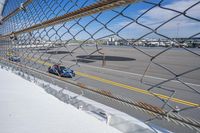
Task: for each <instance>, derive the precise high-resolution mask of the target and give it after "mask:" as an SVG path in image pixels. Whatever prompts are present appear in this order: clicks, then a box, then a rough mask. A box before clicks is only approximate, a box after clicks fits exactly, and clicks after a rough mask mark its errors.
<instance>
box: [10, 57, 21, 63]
mask: <svg viewBox="0 0 200 133" xmlns="http://www.w3.org/2000/svg"><path fill="white" fill-rule="evenodd" d="M8 59H9V60H10V61H14V62H20V61H21V60H20V57H19V56H10V57H9V58H8Z"/></svg>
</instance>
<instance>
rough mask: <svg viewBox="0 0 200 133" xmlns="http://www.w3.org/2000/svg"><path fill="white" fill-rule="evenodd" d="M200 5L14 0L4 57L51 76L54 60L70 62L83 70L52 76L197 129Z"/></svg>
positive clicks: (7, 9) (0, 47)
mask: <svg viewBox="0 0 200 133" xmlns="http://www.w3.org/2000/svg"><path fill="white" fill-rule="evenodd" d="M199 9H200V1H199V0H190V1H186V0H180V1H174V0H145V1H143V0H100V1H98V0H97V1H94V0H48V1H47V0H27V1H25V0H16V1H12V0H7V1H6V3H5V5H4V9H3V12H2V16H3V17H2V19H1V32H0V34H1V36H0V55H1V62H2V63H3V62H4V63H5V62H7V63H12V64H15V65H16V66H17V67H20V68H25V67H26V68H28V69H33V70H35V71H37V72H40V73H42V74H44V75H48V73H47V70H48V67H50V66H52V65H53V64H61V65H64V66H66V67H67V68H70V69H73V70H75V73H76V76H75V77H73V78H72V79H66V78H59V77H58V76H57V77H56V76H53V78H59V80H64V81H66V82H68V83H71V84H73V85H76V86H78V87H81V88H84V89H85V90H86V91H87V92H88V93H89V92H90V93H94V94H98V95H100V96H101V97H106V98H107V100H106V101H107V103H109V104H110V105H112V104H113V105H114V103H113V102H111V101H112V100H114V101H118V102H119V103H123V105H121V104H120V105H116V106H121V107H123V108H126V109H127V110H126V111H125V112H127V113H129V114H131V115H132V113H133V112H134V111H135V110H139V112H145V114H146V116H145V118H141V119H142V120H143V121H145V122H146V123H154V122H155V121H157V123H160V122H158V120H159V121H162V122H164V124H163V125H164V127H165V124H166V123H172V122H173V123H175V125H173V127H165V128H168V129H169V130H172V131H174V132H183V130H181V129H180V130H179V129H178V128H179V127H180V128H182V126H184V127H187V128H188V131H193V132H198V131H199V129H200V122H199V119H200V117H199V116H200V113H199V112H200V111H199V102H200V99H199V94H200V90H199V89H200V88H199V87H200V85H199V83H200V82H199V81H200V78H199V77H200V70H199V69H200V58H199V57H200V50H199V48H200V35H199V34H200V18H199ZM13 56H18V57H20V62H15V61H11V60H12V59H11V57H13ZM48 76H50V77H51V76H52V75H48ZM98 97H99V96H98ZM103 99H104V98H103ZM104 100H105V99H104ZM124 106H125V107H124ZM130 107H131V108H134V109H133V110H132V109H130ZM122 110H123V109H122ZM123 111H124V110H123ZM136 117H137V116H136ZM141 117H142V116H141ZM139 119H140V118H139ZM155 123H156V122H155ZM163 125H161V126H163ZM166 125H167V124H166Z"/></svg>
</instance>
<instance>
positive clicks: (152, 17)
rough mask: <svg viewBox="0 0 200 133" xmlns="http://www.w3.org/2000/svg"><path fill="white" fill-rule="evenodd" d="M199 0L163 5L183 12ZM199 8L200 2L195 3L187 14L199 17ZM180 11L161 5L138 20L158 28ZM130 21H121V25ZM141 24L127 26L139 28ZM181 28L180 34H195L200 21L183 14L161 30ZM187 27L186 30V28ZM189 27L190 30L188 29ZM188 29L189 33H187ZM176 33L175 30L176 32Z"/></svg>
mask: <svg viewBox="0 0 200 133" xmlns="http://www.w3.org/2000/svg"><path fill="white" fill-rule="evenodd" d="M197 2H198V0H179V1H178V0H177V1H174V2H172V3H170V4H165V5H164V4H163V5H162V6H163V7H165V8H170V9H174V10H177V11H180V12H183V11H185V10H187V9H188V8H189V7H190V6H192V5H194V4H195V3H197ZM199 10H200V4H197V5H195V6H194V7H192V8H190V9H189V10H187V12H186V14H187V15H189V16H191V17H194V18H198V19H199ZM144 11H146V10H141V11H140V13H142V12H144ZM178 14H179V13H177V12H174V11H170V10H166V9H162V8H160V7H155V8H153V9H152V10H150V11H149V12H147V13H146V14H145V15H144V16H142V17H141V18H140V19H139V20H138V22H140V23H142V24H144V25H147V26H148V27H151V28H153V29H155V28H157V27H158V26H159V25H160V24H162V23H164V22H166V21H167V20H169V19H171V18H173V17H175V16H176V15H178ZM128 23H129V22H121V23H119V26H125V25H126V24H128ZM139 27H140V26H136V25H135V24H131V25H130V26H128V27H127V28H129V29H130V28H131V29H135V30H136V29H137V28H139ZM177 29H179V30H180V29H181V31H182V33H181V34H179V35H180V36H186V34H187V35H189V34H194V33H197V32H199V31H200V23H199V22H197V21H194V20H192V19H190V18H187V17H185V16H183V15H181V16H179V17H177V18H175V19H173V20H172V21H170V22H168V23H166V24H165V25H163V26H162V27H161V28H160V31H162V32H165V33H167V32H171V31H172V30H176V31H177ZM184 29H185V30H184ZM188 29H189V31H188ZM186 31H187V33H185V32H186ZM174 33H175V32H174Z"/></svg>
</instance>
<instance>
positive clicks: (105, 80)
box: [27, 57, 200, 106]
mask: <svg viewBox="0 0 200 133" xmlns="http://www.w3.org/2000/svg"><path fill="white" fill-rule="evenodd" d="M27 59H29V60H32V61H35V62H37V63H40V64H44V65H46V66H51V65H53V64H51V63H48V62H45V61H42V60H40V59H35V58H30V57H27ZM76 74H77V75H79V76H82V77H86V78H89V79H92V80H96V81H99V82H102V83H106V84H110V85H113V86H117V87H120V88H124V89H128V90H132V91H135V92H138V93H142V94H146V95H150V96H153V94H154V95H156V96H158V97H159V98H162V99H165V100H166V99H169V98H170V97H169V96H166V95H163V94H158V93H153V94H151V93H150V92H149V91H147V90H143V89H140V88H136V87H133V86H129V85H126V84H122V83H118V82H114V81H111V80H108V79H104V78H101V77H97V76H93V75H89V74H86V73H82V72H79V71H76ZM170 101H173V102H176V103H180V104H183V105H187V106H200V105H199V104H197V103H193V102H189V101H185V100H181V99H178V98H171V99H170Z"/></svg>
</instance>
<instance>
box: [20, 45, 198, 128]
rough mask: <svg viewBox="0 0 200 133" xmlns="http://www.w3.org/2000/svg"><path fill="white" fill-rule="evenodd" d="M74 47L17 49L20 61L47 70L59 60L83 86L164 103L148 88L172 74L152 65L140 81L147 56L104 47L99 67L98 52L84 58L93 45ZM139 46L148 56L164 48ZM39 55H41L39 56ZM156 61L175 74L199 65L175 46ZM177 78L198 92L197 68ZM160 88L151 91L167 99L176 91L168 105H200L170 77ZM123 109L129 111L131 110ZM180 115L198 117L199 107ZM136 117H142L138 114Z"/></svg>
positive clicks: (183, 106) (187, 53) (195, 56)
mask: <svg viewBox="0 0 200 133" xmlns="http://www.w3.org/2000/svg"><path fill="white" fill-rule="evenodd" d="M74 48H76V46H70V49H69V48H67V49H66V48H63V47H62V48H50V49H48V50H47V48H44V49H41V48H31V50H32V53H29V52H26V51H29V50H30V49H18V50H19V53H20V56H22V57H25V58H24V60H23V61H22V64H25V65H28V66H31V67H34V68H37V69H40V70H42V71H47V68H48V66H50V65H52V64H54V63H57V62H59V59H62V64H63V65H65V66H67V67H71V68H72V69H74V70H75V71H76V77H75V78H73V79H72V80H77V81H79V82H82V83H84V84H86V85H89V86H92V87H95V88H99V89H102V90H105V91H110V92H112V93H113V94H116V95H120V96H123V97H126V98H130V99H133V100H136V101H142V102H146V103H148V104H152V105H155V106H158V107H161V106H162V105H163V102H162V101H161V100H159V99H158V98H156V97H154V96H152V95H150V94H149V93H148V91H147V89H148V88H150V87H151V86H152V85H153V84H155V83H159V82H162V81H164V80H166V79H168V78H171V77H173V75H172V74H170V73H169V72H167V71H166V70H163V69H162V68H160V67H158V66H155V65H151V66H150V68H149V70H148V71H147V73H146V76H145V77H144V80H143V82H142V83H141V82H140V80H141V78H142V74H143V73H144V71H145V69H146V67H147V65H148V63H149V59H150V57H148V56H146V55H144V54H143V53H141V52H139V51H138V50H135V49H133V48H130V47H104V48H103V50H101V52H103V53H104V54H105V57H106V58H105V59H106V62H105V65H104V67H102V55H101V54H98V53H95V54H93V55H92V56H90V57H87V55H88V54H90V53H92V52H93V51H95V49H96V48H95V47H93V46H86V47H84V49H81V48H78V49H76V50H75V51H74V52H71V51H72V50H73V49H74ZM140 49H141V50H143V51H145V52H146V53H148V54H150V55H156V54H157V53H159V52H160V51H162V50H164V49H163V48H140ZM192 51H193V52H195V53H198V54H200V49H192ZM70 53H71V54H72V56H71V55H70ZM38 57H40V58H39V59H38ZM76 57H77V58H76ZM85 58H86V59H85ZM47 59H48V60H47ZM76 59H77V60H78V61H79V63H78V65H76V62H75V60H76ZM46 61H47V62H48V63H45V62H46ZM155 62H157V63H159V64H162V65H164V66H165V67H167V68H169V69H170V70H172V71H173V72H174V73H176V74H180V73H182V72H184V71H187V70H191V69H193V68H196V67H199V66H200V57H199V56H197V55H195V54H191V53H190V52H188V51H186V50H183V49H177V48H174V49H171V50H169V51H167V52H166V53H163V54H162V55H160V56H159V57H158V58H156V59H155ZM44 63H45V64H44ZM42 64H43V65H42ZM180 79H181V80H183V81H184V82H185V83H186V84H187V85H189V86H191V87H192V88H194V89H196V90H198V91H200V70H196V71H194V72H191V73H188V74H186V75H183V76H182V77H180ZM162 88H164V89H160V88H155V89H153V90H152V91H153V92H154V93H156V94H158V96H160V97H161V98H163V99H165V100H166V99H168V98H169V96H170V95H171V94H172V93H171V92H170V91H167V90H175V95H174V97H173V99H170V101H169V104H170V105H172V106H178V107H179V108H185V107H194V106H199V104H200V98H199V94H197V93H196V92H194V91H193V90H191V89H190V88H188V87H186V86H185V85H183V84H181V83H179V82H177V81H174V80H173V81H170V82H168V83H165V84H163V85H162ZM165 109H166V110H169V109H170V108H168V107H166V108H165ZM126 112H127V113H129V114H132V112H131V111H126ZM181 114H182V115H185V116H188V117H191V118H195V119H197V120H200V111H199V108H196V109H191V110H187V111H183V112H181ZM138 116H141V115H138ZM141 117H142V116H141ZM139 119H143V118H140V117H139ZM159 123H160V122H159ZM161 125H164V124H161ZM174 131H182V129H178V128H177V130H176V129H174ZM185 131H186V130H185Z"/></svg>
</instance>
